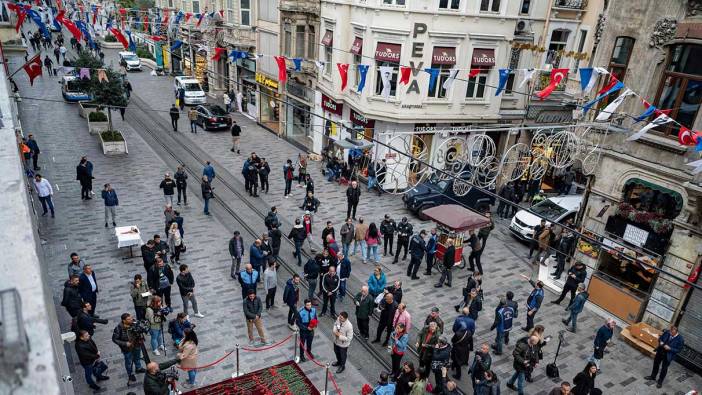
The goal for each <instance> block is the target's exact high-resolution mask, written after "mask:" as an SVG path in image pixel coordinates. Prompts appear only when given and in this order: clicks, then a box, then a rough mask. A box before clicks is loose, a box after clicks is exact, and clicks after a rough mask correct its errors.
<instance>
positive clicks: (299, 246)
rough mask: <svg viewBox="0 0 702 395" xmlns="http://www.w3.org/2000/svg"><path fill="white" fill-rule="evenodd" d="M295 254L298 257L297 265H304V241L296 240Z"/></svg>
mask: <svg viewBox="0 0 702 395" xmlns="http://www.w3.org/2000/svg"><path fill="white" fill-rule="evenodd" d="M295 256H296V257H297V266H302V242H301V241H297V240H295Z"/></svg>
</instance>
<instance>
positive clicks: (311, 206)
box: [300, 196, 319, 213]
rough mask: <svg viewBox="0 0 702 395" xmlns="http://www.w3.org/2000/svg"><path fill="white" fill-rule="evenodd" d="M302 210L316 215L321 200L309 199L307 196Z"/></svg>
mask: <svg viewBox="0 0 702 395" xmlns="http://www.w3.org/2000/svg"><path fill="white" fill-rule="evenodd" d="M300 208H301V209H303V210H305V211H309V212H312V213H316V212H317V209H318V208H319V200H317V198H316V197H314V196H313V197H309V196H306V197H305V200H304V201H303V202H302V206H300Z"/></svg>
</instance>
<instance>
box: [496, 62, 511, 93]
mask: <svg viewBox="0 0 702 395" xmlns="http://www.w3.org/2000/svg"><path fill="white" fill-rule="evenodd" d="M511 72H512V69H500V82H499V83H498V84H497V90H496V91H495V96H500V93H502V91H503V90H505V86H507V79H509V74H510V73H511Z"/></svg>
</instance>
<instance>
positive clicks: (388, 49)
mask: <svg viewBox="0 0 702 395" xmlns="http://www.w3.org/2000/svg"><path fill="white" fill-rule="evenodd" d="M401 50H402V46H401V45H400V44H390V43H378V46H377V47H376V48H375V60H378V61H381V62H391V63H400V51H401Z"/></svg>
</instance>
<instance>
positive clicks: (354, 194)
mask: <svg viewBox="0 0 702 395" xmlns="http://www.w3.org/2000/svg"><path fill="white" fill-rule="evenodd" d="M360 198H361V187H359V186H356V188H354V187H352V186H349V187H348V188H347V189H346V200H348V201H349V202H351V203H358V200H359V199H360Z"/></svg>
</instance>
